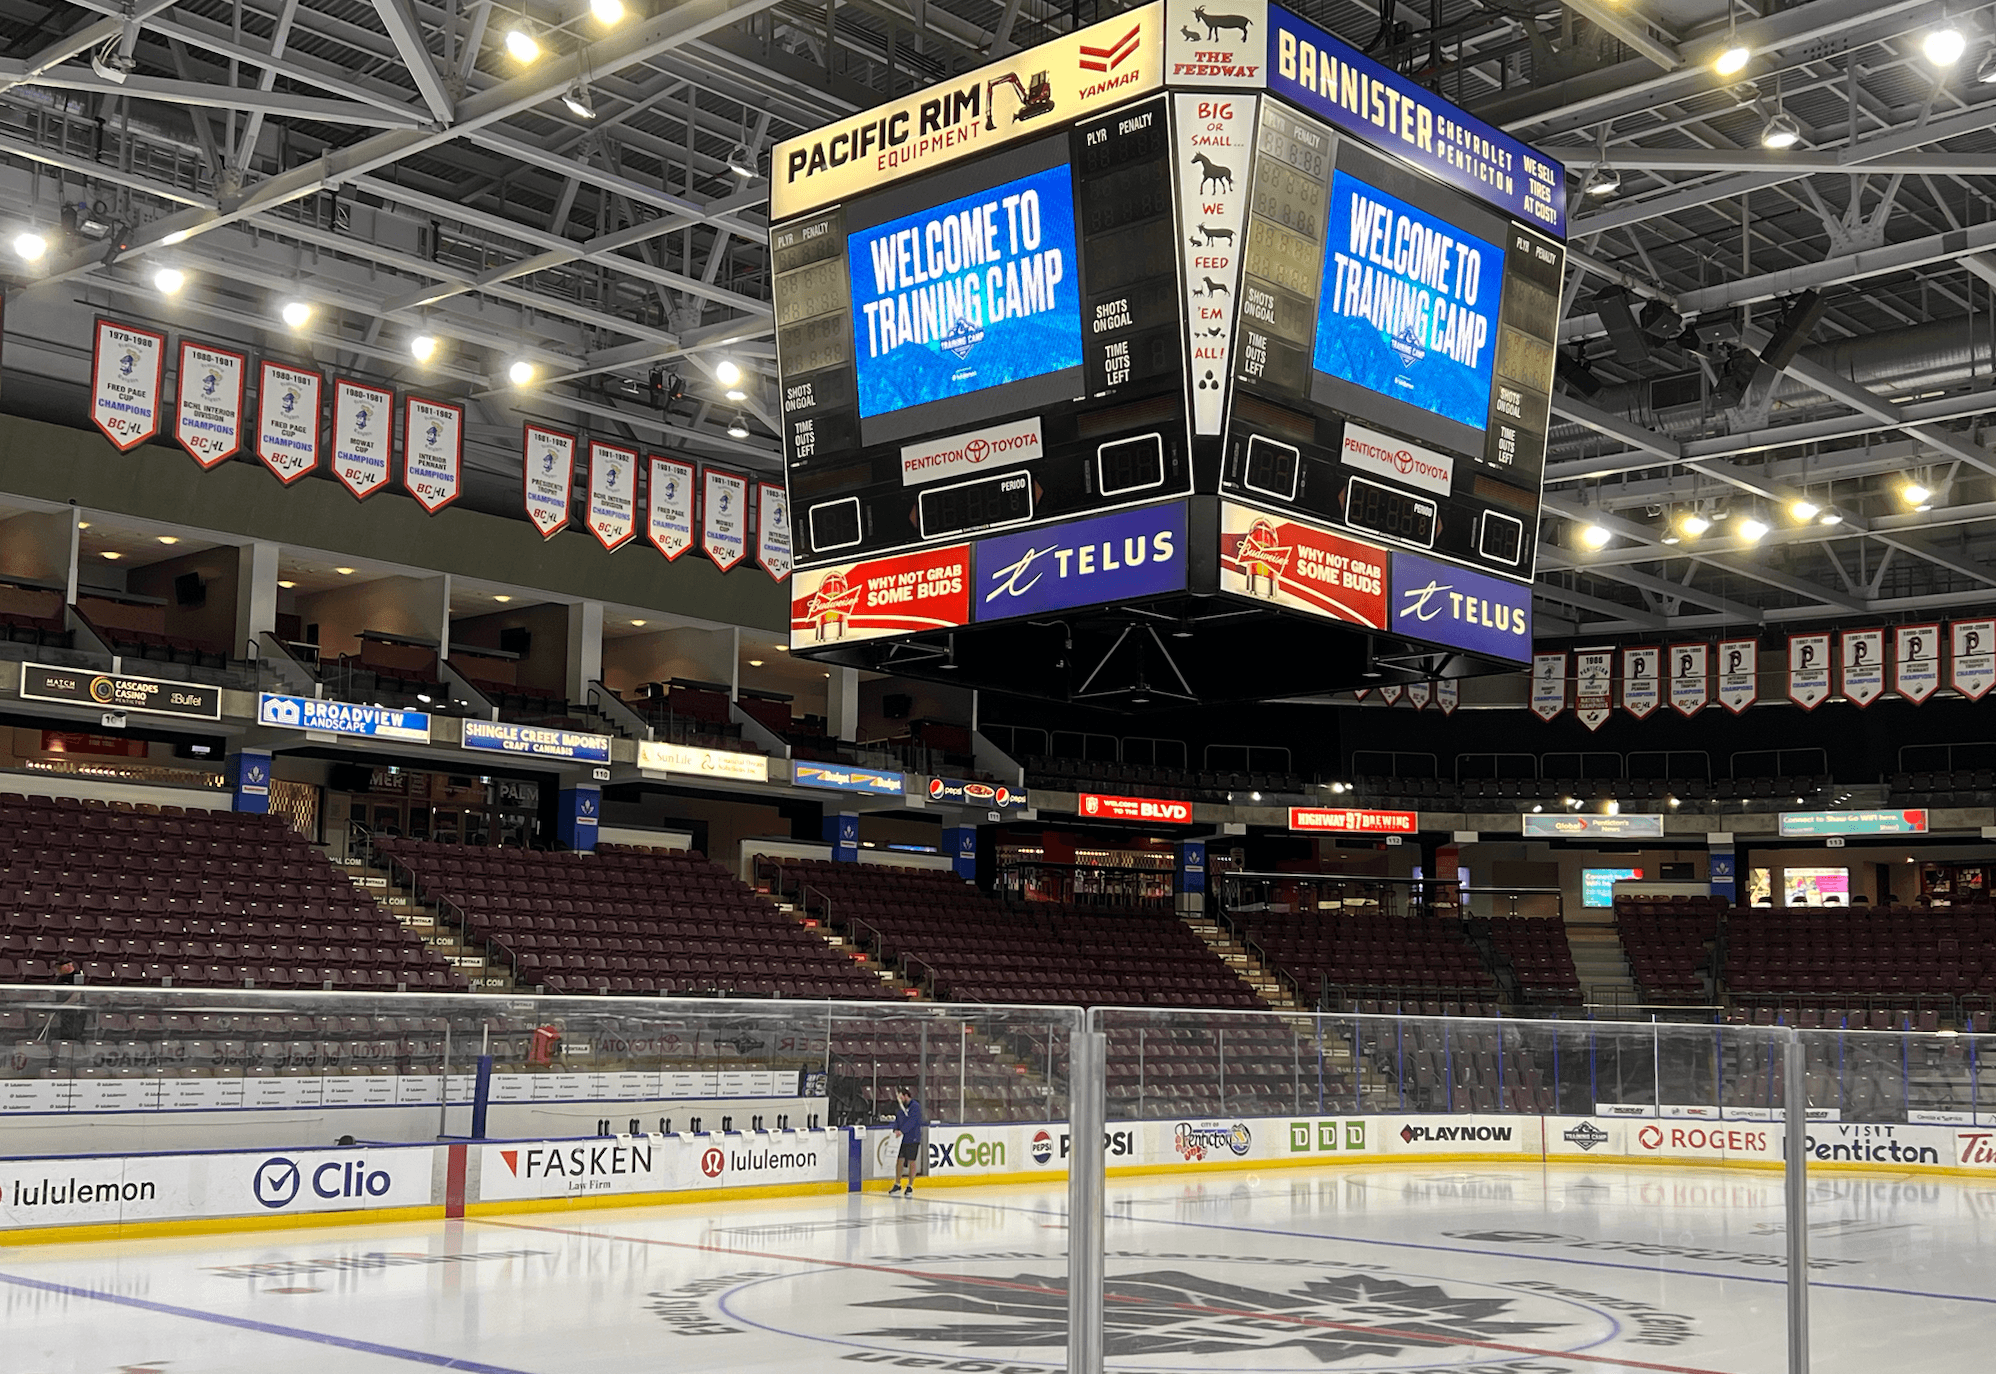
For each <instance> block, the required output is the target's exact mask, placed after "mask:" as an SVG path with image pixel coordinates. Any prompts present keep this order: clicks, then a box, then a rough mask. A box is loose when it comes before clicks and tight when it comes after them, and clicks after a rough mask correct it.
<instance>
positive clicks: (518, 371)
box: [506, 358, 534, 386]
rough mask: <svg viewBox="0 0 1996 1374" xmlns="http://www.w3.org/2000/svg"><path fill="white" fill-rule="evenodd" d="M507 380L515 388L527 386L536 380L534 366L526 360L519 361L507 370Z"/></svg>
mask: <svg viewBox="0 0 1996 1374" xmlns="http://www.w3.org/2000/svg"><path fill="white" fill-rule="evenodd" d="M506 380H507V381H509V382H511V383H512V384H513V385H514V386H526V385H527V384H528V383H530V382H532V381H533V380H534V365H533V364H532V363H530V362H528V361H527V360H526V359H525V358H520V359H517V360H516V361H515V362H514V363H513V365H512V366H511V367H509V368H507V369H506Z"/></svg>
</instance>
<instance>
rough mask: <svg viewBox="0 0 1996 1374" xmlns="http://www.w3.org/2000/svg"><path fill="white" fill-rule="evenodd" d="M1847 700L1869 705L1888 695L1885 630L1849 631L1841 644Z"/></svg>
mask: <svg viewBox="0 0 1996 1374" xmlns="http://www.w3.org/2000/svg"><path fill="white" fill-rule="evenodd" d="M1837 649H1838V653H1837V659H1838V664H1839V666H1840V667H1841V668H1842V670H1843V692H1844V696H1845V698H1846V699H1848V700H1850V701H1853V702H1856V703H1857V704H1858V705H1859V706H1869V705H1871V703H1872V702H1874V701H1876V700H1878V698H1879V697H1881V696H1883V695H1884V693H1885V631H1883V630H1845V631H1844V632H1843V634H1842V635H1841V636H1839V641H1838V645H1837Z"/></svg>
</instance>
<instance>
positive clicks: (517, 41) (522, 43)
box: [506, 24, 541, 63]
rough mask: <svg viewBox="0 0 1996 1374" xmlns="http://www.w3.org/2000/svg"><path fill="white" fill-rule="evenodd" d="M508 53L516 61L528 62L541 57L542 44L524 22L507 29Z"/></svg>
mask: <svg viewBox="0 0 1996 1374" xmlns="http://www.w3.org/2000/svg"><path fill="white" fill-rule="evenodd" d="M506 53H507V55H508V56H509V57H511V58H512V59H513V60H514V61H515V62H520V63H527V62H535V61H538V60H539V59H540V55H541V45H540V44H539V43H536V42H535V41H534V36H533V35H532V34H530V33H528V32H527V30H526V27H525V25H524V24H521V25H516V26H515V27H513V28H510V29H508V30H506Z"/></svg>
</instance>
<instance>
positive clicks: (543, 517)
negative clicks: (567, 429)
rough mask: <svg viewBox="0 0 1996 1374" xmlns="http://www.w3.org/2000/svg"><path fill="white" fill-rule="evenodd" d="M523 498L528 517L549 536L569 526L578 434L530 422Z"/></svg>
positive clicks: (524, 451) (525, 441)
mask: <svg viewBox="0 0 1996 1374" xmlns="http://www.w3.org/2000/svg"><path fill="white" fill-rule="evenodd" d="M522 438H523V442H522V444H521V452H522V454H523V456H524V460H525V462H524V466H523V467H522V468H521V470H520V500H521V501H522V503H523V504H524V505H525V506H526V510H527V519H529V520H531V521H533V522H534V528H535V529H537V530H539V531H540V532H541V538H543V539H549V538H552V537H553V536H554V535H556V534H558V533H560V532H561V531H562V530H563V529H566V528H567V526H568V503H569V500H570V498H571V496H572V495H573V493H572V491H571V487H572V485H573V483H574V481H575V436H574V435H573V434H564V433H562V431H560V430H558V429H543V428H542V427H541V426H539V425H528V426H527V427H526V429H525V430H524V431H523V435H522Z"/></svg>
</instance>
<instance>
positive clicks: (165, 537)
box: [159, 534, 180, 548]
mask: <svg viewBox="0 0 1996 1374" xmlns="http://www.w3.org/2000/svg"><path fill="white" fill-rule="evenodd" d="M159 542H160V543H162V544H165V545H167V546H168V547H169V548H170V547H172V546H173V545H175V544H178V543H179V542H180V536H179V535H177V534H162V535H160V536H159Z"/></svg>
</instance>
